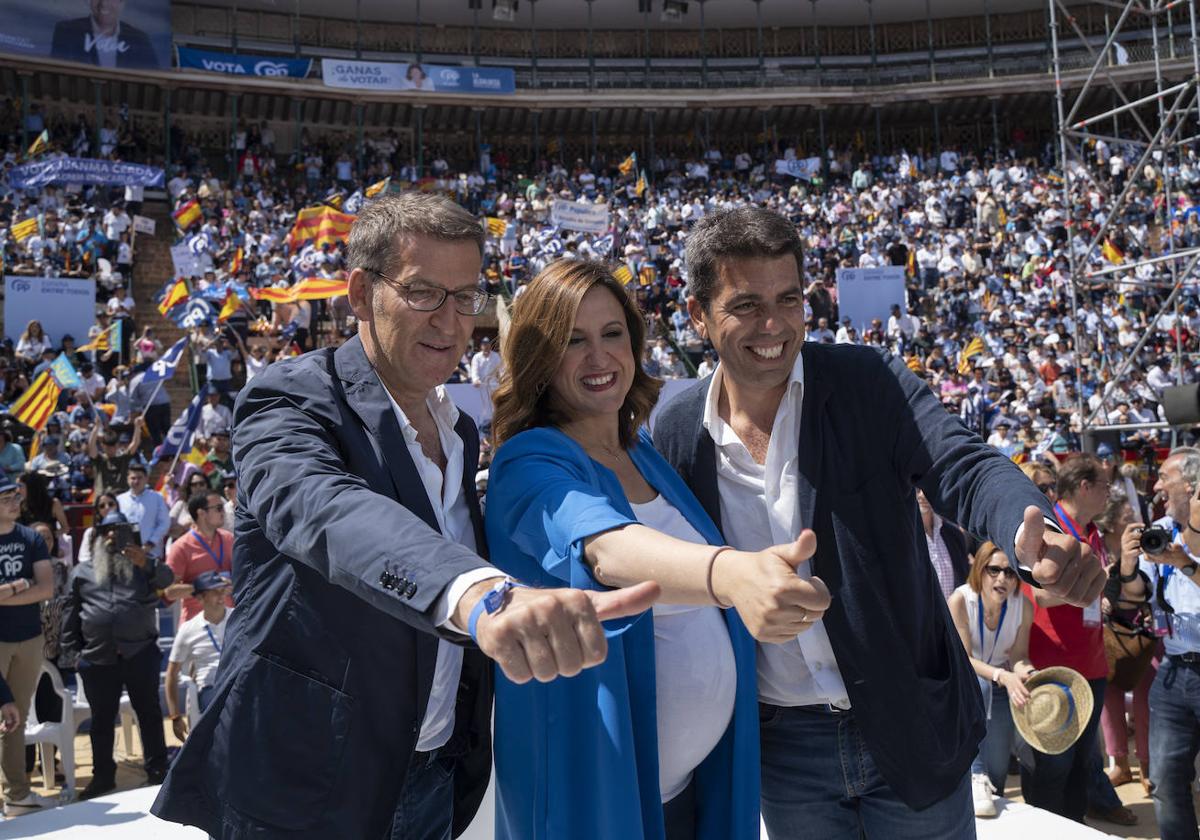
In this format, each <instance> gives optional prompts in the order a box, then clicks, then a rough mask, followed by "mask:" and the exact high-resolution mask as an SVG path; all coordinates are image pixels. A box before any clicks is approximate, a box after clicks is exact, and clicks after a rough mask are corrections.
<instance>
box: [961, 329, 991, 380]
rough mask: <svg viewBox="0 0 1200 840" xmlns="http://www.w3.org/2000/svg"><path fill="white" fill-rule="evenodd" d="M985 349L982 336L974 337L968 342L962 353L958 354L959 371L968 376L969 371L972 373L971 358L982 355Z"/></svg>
mask: <svg viewBox="0 0 1200 840" xmlns="http://www.w3.org/2000/svg"><path fill="white" fill-rule="evenodd" d="M984 349H985V348H984V346H983V339H982V338H980V337H979V336H975V337H974V338H972V339H971V340H970V342H968V344H967V346H966V347H964V348H963V351H962V353H960V354H959V356H958V372H959V373H961V374H962V375H963V376H966V375H967V374H968V373H970V372H971V358H972V357H974V356H980V355H982V354H983V352H984Z"/></svg>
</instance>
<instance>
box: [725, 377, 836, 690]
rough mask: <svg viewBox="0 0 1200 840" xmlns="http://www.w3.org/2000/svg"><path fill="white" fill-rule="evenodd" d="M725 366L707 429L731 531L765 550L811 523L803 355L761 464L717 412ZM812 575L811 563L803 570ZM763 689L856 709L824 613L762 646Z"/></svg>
mask: <svg viewBox="0 0 1200 840" xmlns="http://www.w3.org/2000/svg"><path fill="white" fill-rule="evenodd" d="M723 382H724V365H722V364H718V365H717V369H716V371H715V372H714V373H713V381H712V385H711V386H710V387H709V389H708V401H707V402H706V403H705V406H704V428H705V429H707V430H708V434H709V436H710V437H711V438H712V439H713V443H714V444H715V445H716V456H717V490H718V492H719V493H720V496H721V523H722V524H723V526H724V531H725V538H726V539H727V540H729V544H730V545H731V546H733V547H734V548H737V549H741V550H742V551H761V550H762V549H764V548H767V547H768V546H772V545H779V544H781V543H790V542H792V541H793V540H795V539H796V537H798V536H799V535H800V532H801V531H802V530H804V528H805V526H806V524H811V523H804V522H801V521H800V504H799V499H798V497H797V495H796V485H797V481H798V473H797V461H798V459H799V448H800V406H801V403H802V401H803V399H804V357H803V356H801V355H799V354H797V356H796V363H795V365H794V366H793V368H792V374H791V378H790V380H789V382H788V389H787V393H786V394H785V395H784V397H783V399H782V400H781V401H780V403H779V410H778V412H776V414H775V423H774V425H773V426H772V427H771V443H770V445H769V446H768V448H767V462H766V463H765V464H757V463H755V461H754V458H752V457H751V456H750V452H749V450H747V449H746V446H745V444H744V443H742V441H741V440H740V439H739V438H738V436H737V435H736V434H735V433H734V431H733V429H732V428H730V427H729V425H728V424H727V423H725V421H724V420H722V419H721V416H720V414H719V412H718V406H719V404H720V403H719V401H720V396H721V388H722V387H723ZM796 573H797V574H798V575H799V576H800V577H802V578H805V579H807V578H811V577H812V564H811V563H802V564H801V565H800V567H799V568H798V569H797V570H796ZM758 696H759V699H760V700H762V701H764V702H766V703H772V704H774V705H776V706H809V705H813V704H816V703H832V704H834V705H836V706H839V707H841V708H844V709H848V708H850V699H849V697H848V696H847V695H846V685H845V683H844V682H843V681H842V673H841V670H840V669H839V668H838V664H837V660H836V659H834V656H833V647H832V645H830V643H829V634H828V633H827V632H826V630H825V622H824V620H822V621H818V622H816V623H815V624H813V625H812V627H811V629H809V630H808V631H807V632H805V633H802V634H800V635H799V636H797V637H796V638H795V639H794V640H792V641H789V642H784V643H783V644H778V645H774V644H760V645H759V646H758Z"/></svg>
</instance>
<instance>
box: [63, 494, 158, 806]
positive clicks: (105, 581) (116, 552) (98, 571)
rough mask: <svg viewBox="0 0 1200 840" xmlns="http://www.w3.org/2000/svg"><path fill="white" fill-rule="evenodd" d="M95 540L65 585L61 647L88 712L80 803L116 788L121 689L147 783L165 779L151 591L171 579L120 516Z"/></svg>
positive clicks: (98, 531)
mask: <svg viewBox="0 0 1200 840" xmlns="http://www.w3.org/2000/svg"><path fill="white" fill-rule="evenodd" d="M96 535H97V539H96V540H95V544H94V546H93V548H92V562H90V563H81V564H79V565H78V566H76V567H75V570H74V571H73V572H72V573H71V580H70V583H69V584H68V585H67V606H66V609H65V610H64V612H63V627H62V641H61V644H62V647H63V648H64V649H66V650H73V651H78V653H79V677H80V679H82V680H83V687H84V689H85V690H86V691H87V698H88V704H89V705H90V706H91V709H92V726H91V733H90V734H91V740H92V766H93V772H92V780H91V782H90V783H89V784H88V786H87V787H86V788H85V789H84V790H83V791H82V792H81V793H80V798H81V799H91V798H93V797H96V796H100V795H102V794H104V793H107V792H109V791H111V790H112V789H113V788H115V787H116V771H117V766H116V763H115V762H114V761H113V726H114V721H115V720H116V717H117V711H118V709H119V706H120V701H121V690H122V689H125V690H126V691H128V692H129V699H130V701H131V702H132V704H133V711H134V712H135V713H136V714H137V719H138V728H139V729H140V733H141V736H142V745H143V752H144V754H145V769H146V775H147V777H148V779H149V782H150V783H151V784H157V783H159V782H161V781H162V780H163V777H164V776H166V774H167V744H166V738H165V737H164V735H163V724H162V719H163V713H162V708H161V706H159V703H158V672H159V664H160V660H161V655H160V654H159V651H158V644H157V641H158V618H157V615H156V607H157V606H158V600H159V592H161V591H162V590H163V589H164V588H166V587H167V586H168V585H170V583H171V582H172V581H173V580H174V579H175V576H174V573H173V572H172V571H171V568H170V567H169V566H167V565H166V564H165V563H160V562H158V561H156V560H154V559H153V558H152V557H151V556H150V555H149V553H148V552H147V551H146V549H145V548H144V547H143V545H142V537H141V535H140V534H139V533H138V531H137V529H136V528H135V527H134V526H133V525H131V524H130V523H129V520H128V519H126V518H125V516H124V514H121V513H110V514H108V515H107V516H105V517H104V519H103V520H101V522H100V524H99V525H98V526H96Z"/></svg>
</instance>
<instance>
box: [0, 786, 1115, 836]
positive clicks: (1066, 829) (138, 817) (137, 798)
mask: <svg viewBox="0 0 1200 840" xmlns="http://www.w3.org/2000/svg"><path fill="white" fill-rule="evenodd" d="M157 793H158V788H157V787H142V788H136V789H134V790H126V791H122V792H121V793H114V794H112V795H110V796H102V797H100V798H98V799H93V800H91V801H89V802H75V803H72V804H70V805H65V806H63V807H61V808H55V809H53V810H51V811H46V812H43V813H35V814H29V815H28V816H23V817H15V818H13V819H9V820H6V821H5V822H0V840H8V838H13V840H15V838H18V837H19V838H22V840H205V837H206V835H205V834H204V832H202V831H199V830H197V829H195V828H185V827H184V826H180V825H175V824H174V823H167V822H163V821H162V820H159V819H157V818H156V817H152V816H150V814H149V809H150V804H151V803H152V802H153V801H154V797H155V796H156V795H157ZM998 804H999V810H1000V814H999V816H997V817H996V818H995V819H990V820H977V821H976V830H977V832H978V835H979V840H1029V838H1031V837H1053V838H1054V840H1097V838H1101V837H1108V836H1109V835H1107V834H1104V833H1103V832H1100V831H1096V830H1095V829H1094V828H1088V827H1087V826H1085V825H1080V824H1078V823H1074V822H1071V821H1070V820H1064V819H1063V818H1062V817H1057V816H1055V815H1054V814H1049V813H1047V812H1045V811H1039V810H1038V809H1037V808H1032V807H1030V806H1029V805H1022V804H1021V803H1017V802H1013V803H1009V802H1004V801H1003V800H1001V801H1000V802H999V803H998ZM492 813H493V808H492V797H491V791H490V790H489V791H488V797H487V799H485V800H484V803H483V807H482V809H481V810H480V813H479V818H478V819H476V820H475V823H474V824H473V825H472V826H471V828H470V829H468V830H467V833H466V834H464V835H463V837H462V840H492V838H493V831H492ZM762 836H763V840H767V833H766V831H765V830H764V831H763V834H762Z"/></svg>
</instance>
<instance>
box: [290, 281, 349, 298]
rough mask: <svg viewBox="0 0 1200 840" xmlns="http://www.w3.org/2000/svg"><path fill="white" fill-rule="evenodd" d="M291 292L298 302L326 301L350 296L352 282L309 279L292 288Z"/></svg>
mask: <svg viewBox="0 0 1200 840" xmlns="http://www.w3.org/2000/svg"><path fill="white" fill-rule="evenodd" d="M291 291H292V293H293V294H294V295H295V299H296V300H325V299H327V298H331V297H337V296H338V295H344V294H348V293H349V291H350V281H349V280H338V279H335V278H332V277H309V278H307V279H305V280H301V281H300V282H299V283H297V284H296V285H295V286H292V289H291Z"/></svg>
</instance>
